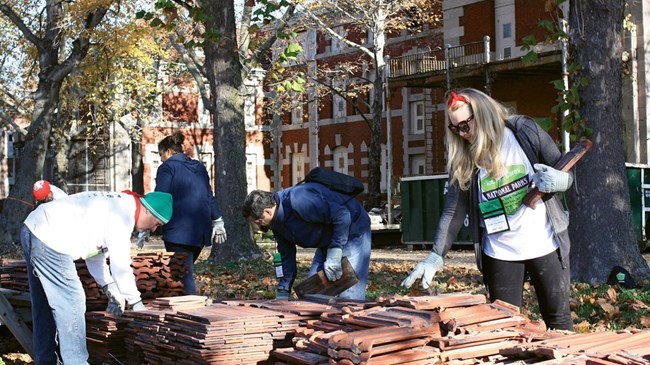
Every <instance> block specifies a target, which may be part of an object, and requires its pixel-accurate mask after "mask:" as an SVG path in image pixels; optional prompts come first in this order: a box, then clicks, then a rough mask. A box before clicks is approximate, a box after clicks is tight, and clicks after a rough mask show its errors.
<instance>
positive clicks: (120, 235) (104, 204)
mask: <svg viewBox="0 0 650 365" xmlns="http://www.w3.org/2000/svg"><path fill="white" fill-rule="evenodd" d="M141 209H145V208H144V207H142V208H141ZM135 210H136V202H135V198H134V197H133V196H132V195H129V194H125V193H109V192H99V191H90V192H82V193H77V194H73V195H70V196H69V197H68V198H65V199H55V200H52V201H51V202H49V203H47V204H41V205H39V206H38V207H37V208H36V209H35V210H34V211H32V212H31V213H30V214H29V216H28V217H27V219H25V225H26V226H27V227H28V228H29V229H30V231H31V232H32V233H33V234H34V236H36V237H38V239H39V240H41V241H42V242H43V243H44V244H45V245H47V246H48V247H50V248H51V249H53V250H54V251H57V252H60V253H63V254H68V255H70V256H72V257H73V258H74V259H79V258H82V259H85V260H86V265H87V266H88V271H90V274H91V275H92V276H93V277H94V278H95V280H96V281H97V283H98V284H99V285H100V286H104V285H106V284H108V283H111V282H115V283H116V284H117V287H118V288H119V290H120V293H122V296H123V297H124V298H125V299H126V300H127V302H129V303H131V304H133V303H135V302H137V301H139V300H140V292H139V291H138V289H137V287H136V284H135V277H134V275H133V269H132V268H131V233H132V232H133V229H134V227H135ZM102 249H108V251H107V252H105V253H104V252H101V250H102ZM98 252H99V253H98ZM109 254H110V258H111V265H110V271H109V267H108V265H107V264H106V258H107V257H108V255H109ZM93 255H94V256H93Z"/></svg>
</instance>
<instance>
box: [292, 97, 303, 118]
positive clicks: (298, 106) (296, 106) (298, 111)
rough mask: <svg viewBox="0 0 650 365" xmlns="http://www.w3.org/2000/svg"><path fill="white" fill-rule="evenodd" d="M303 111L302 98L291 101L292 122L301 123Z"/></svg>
mask: <svg viewBox="0 0 650 365" xmlns="http://www.w3.org/2000/svg"><path fill="white" fill-rule="evenodd" d="M303 112H304V110H303V106H302V100H300V99H294V100H293V101H292V102H291V124H301V123H302V122H303V119H302V116H303Z"/></svg>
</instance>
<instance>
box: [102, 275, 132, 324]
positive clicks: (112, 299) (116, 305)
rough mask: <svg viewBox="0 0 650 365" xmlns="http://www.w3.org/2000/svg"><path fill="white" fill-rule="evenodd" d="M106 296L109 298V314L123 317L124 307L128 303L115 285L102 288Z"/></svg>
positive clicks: (107, 308)
mask: <svg viewBox="0 0 650 365" xmlns="http://www.w3.org/2000/svg"><path fill="white" fill-rule="evenodd" d="M102 290H103V291H104V294H106V296H107V297H108V306H107V307H106V311H107V312H108V313H111V314H114V315H116V316H119V315H122V313H124V306H125V305H126V302H125V301H124V298H122V294H121V293H120V291H119V289H117V285H115V283H110V284H106V285H104V286H103V287H102Z"/></svg>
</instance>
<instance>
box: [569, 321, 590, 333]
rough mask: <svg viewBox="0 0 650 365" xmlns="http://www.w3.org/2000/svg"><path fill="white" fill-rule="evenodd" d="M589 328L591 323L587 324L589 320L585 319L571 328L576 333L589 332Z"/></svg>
mask: <svg viewBox="0 0 650 365" xmlns="http://www.w3.org/2000/svg"><path fill="white" fill-rule="evenodd" d="M590 328H591V324H589V322H587V321H582V322H580V323H578V324H575V325H574V326H573V330H574V331H575V332H578V333H589V332H591V331H590Z"/></svg>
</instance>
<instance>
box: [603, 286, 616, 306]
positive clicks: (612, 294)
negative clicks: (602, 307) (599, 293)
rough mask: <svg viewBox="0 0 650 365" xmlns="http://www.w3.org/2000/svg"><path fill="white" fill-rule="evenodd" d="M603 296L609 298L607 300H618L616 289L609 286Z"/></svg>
mask: <svg viewBox="0 0 650 365" xmlns="http://www.w3.org/2000/svg"><path fill="white" fill-rule="evenodd" d="M605 298H607V299H609V301H611V302H614V303H616V302H617V301H618V293H617V292H616V289H614V288H609V289H607V291H606V292H605Z"/></svg>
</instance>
